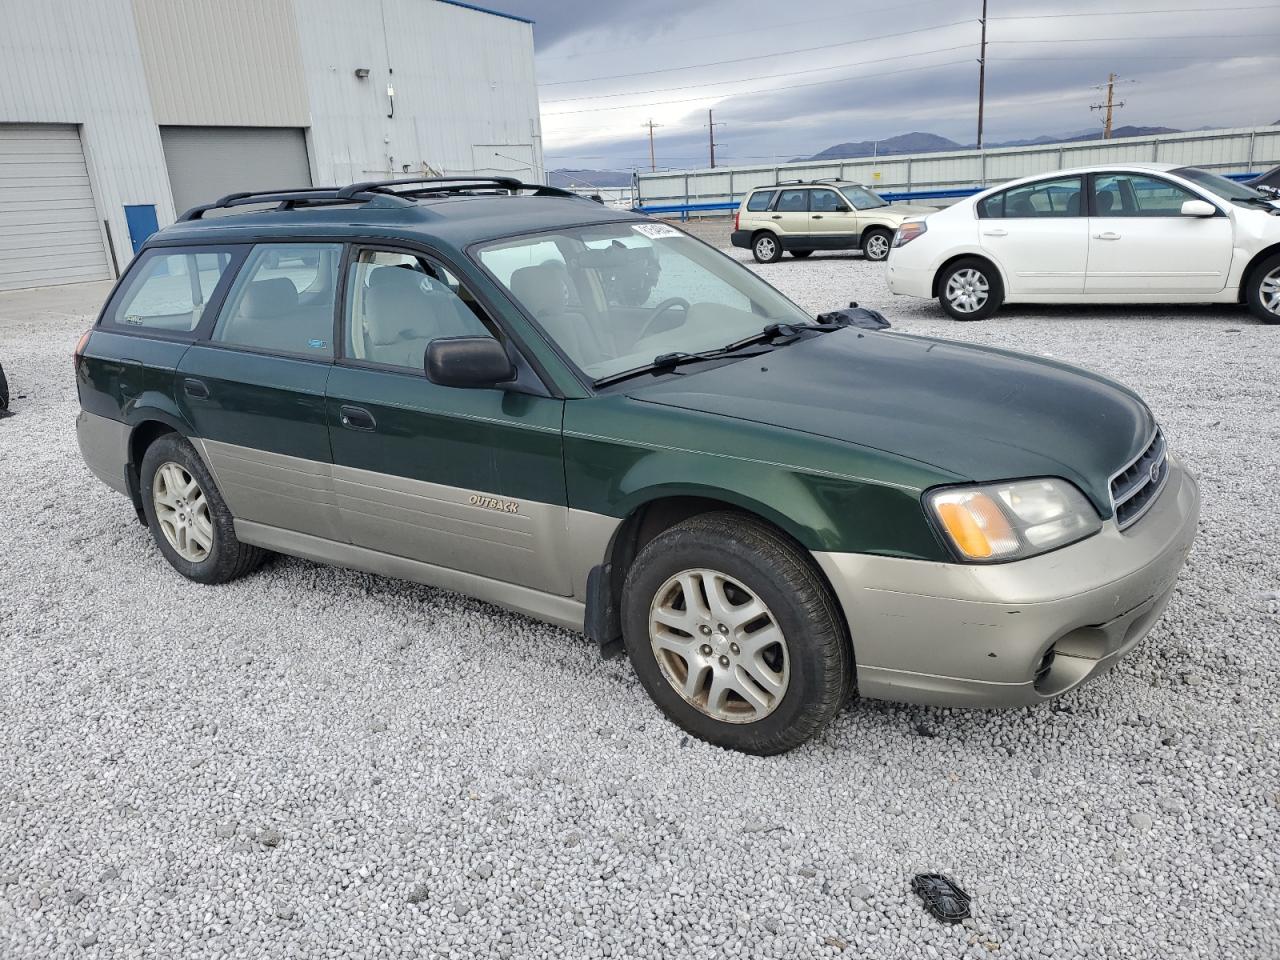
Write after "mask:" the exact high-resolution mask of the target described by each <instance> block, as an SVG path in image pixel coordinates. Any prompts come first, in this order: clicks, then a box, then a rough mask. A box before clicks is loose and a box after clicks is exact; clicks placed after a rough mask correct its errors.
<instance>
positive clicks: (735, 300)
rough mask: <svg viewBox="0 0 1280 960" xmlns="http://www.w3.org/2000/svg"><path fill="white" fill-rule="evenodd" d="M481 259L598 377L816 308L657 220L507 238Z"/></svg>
mask: <svg viewBox="0 0 1280 960" xmlns="http://www.w3.org/2000/svg"><path fill="white" fill-rule="evenodd" d="M479 260H480V263H481V265H482V266H484V268H485V269H486V270H488V271H489V273H491V274H492V275H493V276H494V277H495V278H496V279H497V280H498V282H499V283H501V284H502V285H503V286H504V287H506V288H507V290H508V291H509V292H510V293H511V296H512V297H513V298H514V299H515V300H516V301H517V302H518V303H519V304H520V305H521V306H522V307H524V309H525V310H526V311H527V312H528V313H529V315H530V316H532V317H533V319H534V320H536V321H537V322H538V324H539V326H541V327H542V329H543V331H545V332H546V334H547V336H549V337H550V338H551V339H552V340H554V341H555V342H556V343H557V344H558V345H559V347H560V349H561V350H562V351H563V352H564V353H565V354H566V355H567V356H568V357H569V359H570V360H572V361H573V362H574V363H575V364H577V366H578V367H579V368H580V369H581V370H582V371H583V372H584V373H585V374H586V375H587V376H588V377H590V378H591V379H592V380H600V379H602V378H604V377H609V376H611V375H614V374H617V373H620V372H622V371H624V370H631V369H633V368H636V367H641V366H644V365H645V364H651V363H653V362H654V360H655V358H658V357H664V356H668V355H672V354H698V353H703V352H706V351H711V350H715V349H717V348H719V347H723V346H725V345H727V344H731V343H734V342H736V341H738V340H742V339H743V338H745V337H750V336H752V335H754V334H758V333H760V331H761V330H762V329H763V328H764V327H766V326H768V325H769V324H771V323H781V324H790V325H793V326H800V325H804V324H809V323H812V319H811V318H810V317H809V315H808V314H806V313H804V311H802V310H801V309H800V308H799V307H797V306H796V305H795V304H794V303H792V302H791V301H790V300H788V299H787V298H786V297H784V296H783V295H782V294H780V293H778V291H777V290H775V289H773V287H771V286H769V285H768V284H767V283H765V282H764V281H763V280H761V279H760V278H759V277H757V276H756V275H755V274H754V273H752V272H751V271H750V270H748V269H747V268H746V267H743V266H741V265H740V264H738V263H737V262H736V261H734V260H731V259H729V258H728V257H726V256H724V255H723V254H721V253H719V252H718V251H716V250H714V249H712V248H711V247H708V246H707V245H706V244H704V243H702V242H701V241H700V240H695V239H693V238H692V237H690V236H688V235H686V234H684V233H682V232H681V231H679V230H677V229H676V228H675V227H671V226H668V225H667V224H665V223H655V222H653V221H632V222H624V223H609V224H600V225H596V226H587V227H566V228H563V229H560V230H556V231H553V232H550V233H539V234H535V235H532V236H525V237H519V238H517V239H511V240H499V241H496V242H494V243H490V244H487V245H485V246H483V247H481V248H480V251H479Z"/></svg>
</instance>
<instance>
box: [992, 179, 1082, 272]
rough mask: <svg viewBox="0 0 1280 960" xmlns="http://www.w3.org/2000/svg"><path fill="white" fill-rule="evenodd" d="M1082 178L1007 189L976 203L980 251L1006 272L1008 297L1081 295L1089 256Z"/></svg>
mask: <svg viewBox="0 0 1280 960" xmlns="http://www.w3.org/2000/svg"><path fill="white" fill-rule="evenodd" d="M1082 189H1083V178H1081V177H1052V178H1049V179H1045V180H1037V181H1034V182H1032V183H1024V184H1022V185H1020V186H1017V187H1011V188H1010V189H1008V190H1004V191H1002V192H1000V193H995V194H992V195H991V196H989V197H987V198H985V199H983V200H981V201H979V202H978V205H977V212H978V218H979V221H980V222H979V225H978V233H979V239H980V241H981V243H982V247H983V249H985V250H986V251H987V252H988V253H990V254H991V256H992V258H994V259H995V260H996V262H997V263H998V264H999V265H1000V266H1001V268H1002V269H1003V271H1004V275H1005V278H1006V283H1007V286H1008V290H1007V291H1006V293H1008V294H1009V295H1017V294H1050V293H1063V294H1066V293H1083V292H1084V277H1085V265H1086V263H1087V261H1088V257H1089V221H1088V218H1086V217H1085V216H1084V207H1083V204H1082V199H1083V197H1084V194H1083V192H1082Z"/></svg>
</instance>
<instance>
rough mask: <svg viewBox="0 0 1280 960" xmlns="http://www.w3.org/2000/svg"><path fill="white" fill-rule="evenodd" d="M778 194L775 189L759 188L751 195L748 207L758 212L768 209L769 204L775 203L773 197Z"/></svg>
mask: <svg viewBox="0 0 1280 960" xmlns="http://www.w3.org/2000/svg"><path fill="white" fill-rule="evenodd" d="M776 194H777V191H775V190H759V191H757V192H756V193H753V194H752V195H751V199H750V200H748V201H747V209H748V210H754V211H757V212H758V211H760V210H768V209H769V204H771V203H773V198H774V196H776Z"/></svg>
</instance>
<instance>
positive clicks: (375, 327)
mask: <svg viewBox="0 0 1280 960" xmlns="http://www.w3.org/2000/svg"><path fill="white" fill-rule="evenodd" d="M427 282H428V281H427V278H426V277H425V276H424V275H423V274H421V273H419V272H418V271H416V270H402V269H400V268H399V267H379V268H378V269H377V270H374V271H372V272H371V273H370V275H369V291H368V295H367V297H368V299H367V301H366V307H365V329H366V330H367V331H368V332H369V339H370V340H372V341H373V343H375V344H377V345H379V346H385V345H386V344H389V343H395V342H397V341H399V340H400V339H401V334H402V333H403V332H404V331H405V330H415V329H417V328H419V327H421V326H422V325H423V321H422V314H424V313H426V312H427V311H428V310H431V309H432V308H431V306H430V303H431V298H432V294H431V293H429V292H427V290H426V289H424V284H425V283H427Z"/></svg>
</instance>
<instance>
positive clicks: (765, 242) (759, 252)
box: [756, 237, 778, 260]
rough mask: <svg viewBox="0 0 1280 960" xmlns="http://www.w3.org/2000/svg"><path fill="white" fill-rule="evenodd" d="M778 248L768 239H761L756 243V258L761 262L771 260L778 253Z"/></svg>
mask: <svg viewBox="0 0 1280 960" xmlns="http://www.w3.org/2000/svg"><path fill="white" fill-rule="evenodd" d="M777 249H778V248H777V246H776V245H775V244H774V242H773V241H772V240H771V239H769V238H768V237H761V238H760V239H759V240H757V241H756V256H758V257H759V258H760V259H761V260H771V259H773V255H774V254H775V253H776V252H777Z"/></svg>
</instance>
